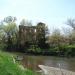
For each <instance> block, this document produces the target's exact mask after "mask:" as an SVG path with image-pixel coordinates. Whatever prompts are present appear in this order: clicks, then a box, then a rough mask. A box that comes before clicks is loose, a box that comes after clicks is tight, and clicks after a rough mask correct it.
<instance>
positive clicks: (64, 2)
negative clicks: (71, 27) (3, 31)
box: [0, 0, 75, 28]
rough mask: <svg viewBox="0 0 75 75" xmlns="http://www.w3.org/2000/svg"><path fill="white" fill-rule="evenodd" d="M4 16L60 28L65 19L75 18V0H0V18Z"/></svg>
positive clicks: (63, 24)
mask: <svg viewBox="0 0 75 75" xmlns="http://www.w3.org/2000/svg"><path fill="white" fill-rule="evenodd" d="M6 16H15V17H17V19H18V21H21V19H23V18H25V19H26V20H31V21H32V22H33V24H36V23H37V22H40V21H41V22H44V23H46V24H47V25H48V26H49V27H54V28H56V27H57V28H60V27H63V26H65V22H66V21H67V19H69V18H75V0H0V20H1V19H3V18H4V17H6Z"/></svg>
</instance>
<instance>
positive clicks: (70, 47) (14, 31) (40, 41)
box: [0, 16, 75, 56]
mask: <svg viewBox="0 0 75 75" xmlns="http://www.w3.org/2000/svg"><path fill="white" fill-rule="evenodd" d="M16 20H17V19H16V17H12V16H8V17H6V18H4V19H3V20H2V21H1V22H0V49H1V50H5V51H19V52H25V53H28V54H35V55H37V54H39V55H41V54H42V55H56V56H75V20H74V19H68V20H67V22H66V24H65V25H67V26H70V28H69V27H68V28H65V27H64V28H62V29H63V30H62V31H63V32H61V31H60V29H54V30H53V32H52V33H50V30H49V29H48V27H47V25H46V24H45V23H42V22H39V23H37V24H36V25H35V26H34V25H33V24H32V23H31V22H30V21H27V20H25V19H23V20H22V21H21V22H20V24H19V26H18V25H17V23H16Z"/></svg>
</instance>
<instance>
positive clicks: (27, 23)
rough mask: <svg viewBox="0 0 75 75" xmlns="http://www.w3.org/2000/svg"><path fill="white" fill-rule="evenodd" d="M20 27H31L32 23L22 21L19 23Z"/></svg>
mask: <svg viewBox="0 0 75 75" xmlns="http://www.w3.org/2000/svg"><path fill="white" fill-rule="evenodd" d="M20 25H23V26H32V23H31V22H30V21H28V20H25V19H22V21H21V22H20Z"/></svg>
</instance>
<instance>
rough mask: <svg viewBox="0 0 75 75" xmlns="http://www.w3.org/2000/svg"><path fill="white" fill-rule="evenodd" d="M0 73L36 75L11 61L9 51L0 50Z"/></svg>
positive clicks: (0, 74)
mask: <svg viewBox="0 0 75 75" xmlns="http://www.w3.org/2000/svg"><path fill="white" fill-rule="evenodd" d="M0 75H36V74H35V73H33V72H32V71H31V70H28V69H21V68H20V67H19V64H18V63H14V62H13V58H12V56H11V55H10V54H9V53H5V52H1V51H0Z"/></svg>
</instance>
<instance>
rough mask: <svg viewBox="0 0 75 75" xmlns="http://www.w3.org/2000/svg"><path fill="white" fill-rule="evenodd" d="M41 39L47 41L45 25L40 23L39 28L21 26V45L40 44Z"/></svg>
mask: <svg viewBox="0 0 75 75" xmlns="http://www.w3.org/2000/svg"><path fill="white" fill-rule="evenodd" d="M41 39H45V24H44V23H41V22H40V23H38V24H37V26H24V25H19V41H20V44H21V45H25V44H26V43H29V44H38V42H39V41H40V40H41ZM44 41H45V40H44Z"/></svg>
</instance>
